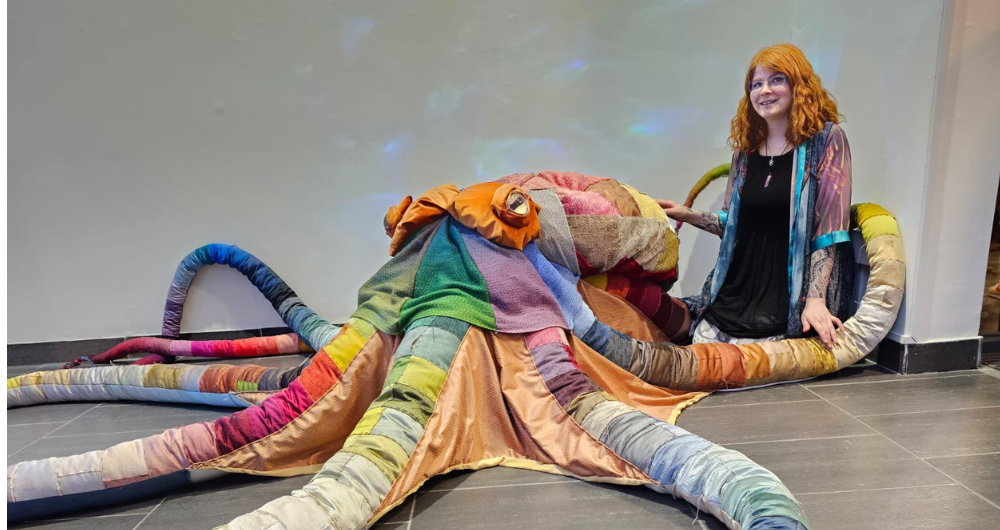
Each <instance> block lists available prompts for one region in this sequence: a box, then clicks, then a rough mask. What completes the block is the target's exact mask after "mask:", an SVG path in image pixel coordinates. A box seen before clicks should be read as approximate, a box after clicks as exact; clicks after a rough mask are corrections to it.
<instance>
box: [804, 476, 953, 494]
mask: <svg viewBox="0 0 1000 530" xmlns="http://www.w3.org/2000/svg"><path fill="white" fill-rule="evenodd" d="M952 480H954V479H952ZM961 485H962V483H961V482H949V483H946V484H922V485H919V486H893V487H889V488H870V489H859V490H835V491H807V492H805V493H795V494H794V495H796V496H798V495H827V494H830V493H861V492H865V491H892V490H912V489H918V488H936V487H938V486H961Z"/></svg>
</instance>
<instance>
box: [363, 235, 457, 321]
mask: <svg viewBox="0 0 1000 530" xmlns="http://www.w3.org/2000/svg"><path fill="white" fill-rule="evenodd" d="M441 223H442V221H441V220H439V221H435V222H433V223H431V224H429V225H427V226H425V227H423V228H421V229H420V230H419V231H418V232H417V233H416V234H414V235H413V237H411V238H410V240H409V241H408V242H407V243H406V245H405V246H404V247H403V248H402V249H401V250H400V251H399V253H397V254H396V255H395V256H393V257H392V258H391V259H390V260H389V261H388V262H387V263H386V264H385V265H383V266H382V268H381V269H379V270H378V272H376V273H375V275H374V276H372V277H371V278H370V279H369V280H368V281H367V282H365V283H364V285H362V286H361V288H360V289H358V308H357V309H356V310H355V311H354V313H353V314H352V316H353V317H355V318H358V319H361V320H364V321H366V322H369V323H371V325H373V326H375V327H376V328H378V329H379V330H381V331H383V332H385V333H388V334H390V335H399V334H401V333H402V330H403V328H402V327H400V325H399V324H400V320H399V313H400V310H401V309H402V307H403V305H404V304H405V303H406V301H407V300H409V299H410V298H411V297H412V296H413V284H414V281H415V279H416V277H417V271H418V270H419V269H420V262H421V260H423V258H424V255H425V253H426V252H427V250H428V246H429V245H428V243H429V242H430V241H432V240H434V239H435V238H434V235H435V234H436V233H437V232H438V229H439V227H441Z"/></svg>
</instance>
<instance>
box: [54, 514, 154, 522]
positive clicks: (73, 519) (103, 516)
mask: <svg viewBox="0 0 1000 530" xmlns="http://www.w3.org/2000/svg"><path fill="white" fill-rule="evenodd" d="M139 515H149V512H131V513H108V514H104V515H85V516H83V517H60V518H56V519H38V520H36V521H34V522H38V523H41V522H46V523H47V522H59V523H64V522H66V521H85V520H89V519H107V518H109V517H137V516H139Z"/></svg>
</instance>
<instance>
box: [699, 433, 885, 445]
mask: <svg viewBox="0 0 1000 530" xmlns="http://www.w3.org/2000/svg"><path fill="white" fill-rule="evenodd" d="M867 436H880V434H879V433H874V432H873V433H868V434H844V435H841V436H820V437H818V438H788V439H786V440H758V441H755V442H731V443H720V444H718V445H721V446H723V447H729V446H731V445H749V444H773V443H782V442H811V441H814V440H839V439H842V438H865V437H867Z"/></svg>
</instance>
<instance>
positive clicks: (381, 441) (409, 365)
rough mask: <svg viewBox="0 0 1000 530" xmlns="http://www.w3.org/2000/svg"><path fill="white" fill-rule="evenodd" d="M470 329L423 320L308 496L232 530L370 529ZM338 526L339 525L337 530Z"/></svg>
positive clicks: (295, 495)
mask: <svg viewBox="0 0 1000 530" xmlns="http://www.w3.org/2000/svg"><path fill="white" fill-rule="evenodd" d="M469 328H470V326H469V324H467V323H465V322H462V321H460V320H455V319H452V318H448V317H427V318H421V319H417V320H415V321H414V322H412V324H411V325H410V326H409V328H408V329H407V333H406V335H405V338H404V339H403V341H402V343H401V344H400V345H399V348H397V350H396V353H395V356H394V360H393V365H392V369H391V370H390V371H389V375H388V379H387V380H386V382H385V386H384V387H383V388H382V392H381V394H379V396H378V398H376V399H375V401H373V402H372V404H371V406H370V407H369V408H368V410H367V411H366V412H365V414H364V416H363V417H362V418H361V421H360V422H358V424H357V426H356V427H355V428H354V431H353V432H351V435H350V436H349V437H348V438H347V440H346V441H345V442H344V446H343V448H342V449H341V450H340V451H339V452H337V453H336V454H335V455H333V457H332V458H330V459H329V460H327V462H326V463H325V464H324V465H323V467H322V469H320V470H319V472H318V473H317V474H316V476H315V477H313V479H312V480H311V481H310V482H309V484H307V485H306V486H304V487H303V488H302V489H301V490H296V491H294V492H292V493H291V494H290V495H286V496H283V497H280V498H278V499H275V500H273V501H271V502H268V503H267V504H265V505H264V506H262V507H261V508H259V509H257V510H255V511H253V512H251V513H249V514H246V515H243V516H241V517H238V518H236V519H235V520H233V521H232V522H231V523H229V525H228V526H227V528H240V529H250V528H271V527H272V526H271V525H274V524H279V525H284V526H285V527H290V528H303V529H305V528H330V527H333V528H339V529H342V530H343V529H348V528H363V527H364V526H365V525H366V523H368V522H369V521H370V520H371V519H372V518H373V517H374V516H375V514H376V511H377V509H378V507H379V506H380V505H382V504H383V502H384V501H385V499H386V496H387V495H388V494H389V492H390V490H391V488H392V486H393V483H394V482H396V480H397V479H398V478H399V476H400V474H401V473H402V472H403V470H404V468H405V467H406V466H407V464H408V463H409V460H410V457H411V456H412V455H413V452H414V449H415V448H416V446H417V442H418V441H419V440H421V439H422V438H423V437H424V433H425V427H426V425H427V422H428V420H429V419H430V417H431V415H432V413H434V412H435V409H436V404H437V398H438V395H439V394H440V392H441V389H442V387H443V386H444V382H445V379H446V377H447V374H448V370H449V368H450V367H451V363H452V361H453V359H454V358H455V355H456V353H457V352H458V351H459V347H460V345H461V344H462V341H463V339H464V338H465V335H466V333H467V332H468V330H469ZM331 523H332V524H331Z"/></svg>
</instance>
